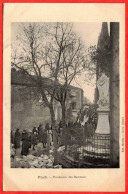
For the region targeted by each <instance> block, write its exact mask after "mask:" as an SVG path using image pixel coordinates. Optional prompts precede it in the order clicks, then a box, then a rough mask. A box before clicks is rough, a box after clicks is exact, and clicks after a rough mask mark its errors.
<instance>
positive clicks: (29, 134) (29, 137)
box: [28, 130, 32, 148]
mask: <svg viewBox="0 0 128 194" xmlns="http://www.w3.org/2000/svg"><path fill="white" fill-rule="evenodd" d="M28 139H29V148H31V145H32V131H31V130H30V131H29V133H28Z"/></svg>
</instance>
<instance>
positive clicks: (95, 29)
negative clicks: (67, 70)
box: [12, 22, 102, 102]
mask: <svg viewBox="0 0 128 194" xmlns="http://www.w3.org/2000/svg"><path fill="white" fill-rule="evenodd" d="M18 25H19V23H13V25H12V41H15V40H16V35H17V33H18ZM101 25H102V23H100V22H99V23H91V22H90V23H87V22H86V23H83V22H82V23H74V30H75V31H76V32H77V33H78V34H79V35H80V37H81V39H82V40H83V42H84V43H85V46H86V47H87V48H88V47H90V46H91V45H97V41H98V36H99V33H100V31H101ZM84 80H85V76H84V75H81V76H80V77H78V78H77V82H76V81H73V82H72V85H74V86H77V87H80V88H82V89H83V91H84V96H86V97H87V98H88V99H89V100H90V101H91V102H93V100H94V90H95V79H93V80H92V83H90V84H88V83H86V82H85V81H84Z"/></svg>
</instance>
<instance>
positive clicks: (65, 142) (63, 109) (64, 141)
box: [61, 101, 67, 150]
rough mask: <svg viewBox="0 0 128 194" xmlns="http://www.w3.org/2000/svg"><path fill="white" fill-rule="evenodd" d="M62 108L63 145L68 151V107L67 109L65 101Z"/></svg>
mask: <svg viewBox="0 0 128 194" xmlns="http://www.w3.org/2000/svg"><path fill="white" fill-rule="evenodd" d="M61 108H62V125H63V132H62V144H64V145H65V150H67V141H66V107H65V101H63V102H61Z"/></svg>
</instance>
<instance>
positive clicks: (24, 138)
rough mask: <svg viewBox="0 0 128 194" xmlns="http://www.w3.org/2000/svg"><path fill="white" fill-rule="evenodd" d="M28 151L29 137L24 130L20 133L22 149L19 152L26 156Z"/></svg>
mask: <svg viewBox="0 0 128 194" xmlns="http://www.w3.org/2000/svg"><path fill="white" fill-rule="evenodd" d="M28 153H29V137H28V133H27V131H26V130H24V131H23V133H22V151H21V154H22V155H25V156H27V155H28Z"/></svg>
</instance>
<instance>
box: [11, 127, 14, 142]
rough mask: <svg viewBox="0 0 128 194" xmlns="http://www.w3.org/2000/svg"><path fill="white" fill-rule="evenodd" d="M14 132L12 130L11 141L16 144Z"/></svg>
mask: <svg viewBox="0 0 128 194" xmlns="http://www.w3.org/2000/svg"><path fill="white" fill-rule="evenodd" d="M14 136H15V135H14V132H13V131H12V130H11V143H12V144H14Z"/></svg>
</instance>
